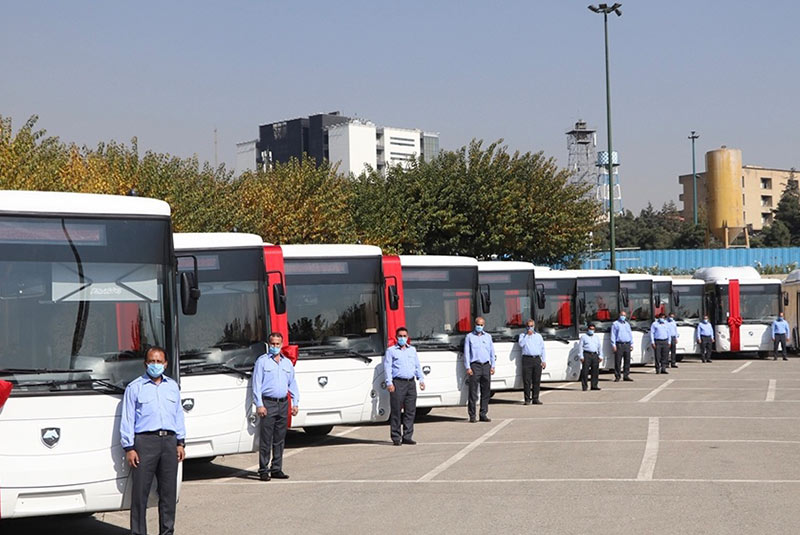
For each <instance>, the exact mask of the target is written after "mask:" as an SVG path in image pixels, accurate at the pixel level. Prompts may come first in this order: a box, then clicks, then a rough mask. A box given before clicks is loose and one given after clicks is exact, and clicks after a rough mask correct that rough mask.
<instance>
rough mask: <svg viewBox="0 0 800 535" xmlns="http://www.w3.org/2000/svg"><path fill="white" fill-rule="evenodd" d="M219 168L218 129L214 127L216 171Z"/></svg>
mask: <svg viewBox="0 0 800 535" xmlns="http://www.w3.org/2000/svg"><path fill="white" fill-rule="evenodd" d="M218 166H219V164H218V158H217V127H216V126H215V127H214V169H216V168H217V167H218Z"/></svg>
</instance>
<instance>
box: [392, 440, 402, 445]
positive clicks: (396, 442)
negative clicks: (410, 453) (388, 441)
mask: <svg viewBox="0 0 800 535" xmlns="http://www.w3.org/2000/svg"><path fill="white" fill-rule="evenodd" d="M392 444H394V445H395V446H399V445H400V444H402V442H400V441H399V440H392Z"/></svg>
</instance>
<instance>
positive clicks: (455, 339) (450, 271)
mask: <svg viewBox="0 0 800 535" xmlns="http://www.w3.org/2000/svg"><path fill="white" fill-rule="evenodd" d="M477 285H478V270H477V268H474V267H458V268H447V267H404V268H403V294H404V299H405V312H406V327H407V328H408V335H409V337H410V338H411V340H412V342H413V343H414V344H415V345H416V346H417V349H420V350H423V351H424V350H426V349H428V350H434V349H439V348H442V347H446V348H449V349H452V350H460V349H461V346H462V345H463V342H464V337H465V336H466V334H467V333H468V332H470V331H471V330H472V314H473V312H474V310H475V292H476V290H477Z"/></svg>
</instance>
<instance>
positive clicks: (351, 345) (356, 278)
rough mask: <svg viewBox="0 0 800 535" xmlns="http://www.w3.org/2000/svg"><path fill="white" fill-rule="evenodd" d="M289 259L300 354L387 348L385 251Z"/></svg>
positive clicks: (290, 309)
mask: <svg viewBox="0 0 800 535" xmlns="http://www.w3.org/2000/svg"><path fill="white" fill-rule="evenodd" d="M284 262H285V269H286V285H287V291H286V294H287V295H286V297H287V302H286V310H287V314H288V318H289V339H290V340H291V341H292V343H293V344H297V345H298V346H299V355H298V358H301V359H302V358H321V357H337V356H338V357H342V356H348V355H364V356H367V355H380V354H382V353H383V351H384V349H385V345H386V336H385V334H384V332H383V323H384V322H383V318H382V315H381V314H382V308H381V291H382V284H381V259H380V257H375V258H346V257H345V258H339V259H337V260H327V259H318V258H285V259H284Z"/></svg>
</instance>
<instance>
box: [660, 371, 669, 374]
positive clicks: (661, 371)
mask: <svg viewBox="0 0 800 535" xmlns="http://www.w3.org/2000/svg"><path fill="white" fill-rule="evenodd" d="M661 373H666V374H669V372H668V371H667V370H661Z"/></svg>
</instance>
